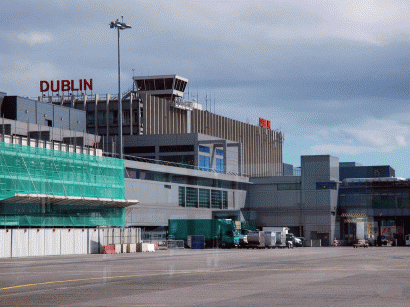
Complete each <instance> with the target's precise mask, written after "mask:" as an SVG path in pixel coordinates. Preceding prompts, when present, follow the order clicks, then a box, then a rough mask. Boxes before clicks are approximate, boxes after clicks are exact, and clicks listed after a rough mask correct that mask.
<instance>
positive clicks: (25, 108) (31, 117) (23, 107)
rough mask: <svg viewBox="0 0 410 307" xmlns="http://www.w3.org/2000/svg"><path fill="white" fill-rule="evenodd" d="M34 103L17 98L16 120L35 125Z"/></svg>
mask: <svg viewBox="0 0 410 307" xmlns="http://www.w3.org/2000/svg"><path fill="white" fill-rule="evenodd" d="M36 104H37V103H36V102H35V101H32V100H28V99H24V98H21V97H17V110H16V111H17V120H18V121H22V122H25V123H27V122H28V123H31V124H35V123H36Z"/></svg>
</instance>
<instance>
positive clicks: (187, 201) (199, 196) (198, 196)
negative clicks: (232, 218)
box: [179, 187, 228, 209]
mask: <svg viewBox="0 0 410 307" xmlns="http://www.w3.org/2000/svg"><path fill="white" fill-rule="evenodd" d="M179 206H180V207H192V208H212V209H228V191H221V190H209V189H201V188H190V187H179Z"/></svg>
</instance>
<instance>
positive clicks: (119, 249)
mask: <svg viewBox="0 0 410 307" xmlns="http://www.w3.org/2000/svg"><path fill="white" fill-rule="evenodd" d="M114 246H115V253H116V254H121V252H122V245H121V244H114Z"/></svg>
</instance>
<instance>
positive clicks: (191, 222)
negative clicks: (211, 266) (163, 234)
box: [168, 219, 240, 248]
mask: <svg viewBox="0 0 410 307" xmlns="http://www.w3.org/2000/svg"><path fill="white" fill-rule="evenodd" d="M188 236H204V238H205V246H206V247H221V248H228V247H235V246H238V245H239V237H240V233H239V231H238V230H237V229H236V226H235V222H234V221H232V220H223V219H180V220H168V239H173V240H184V241H185V243H186V242H187V238H188Z"/></svg>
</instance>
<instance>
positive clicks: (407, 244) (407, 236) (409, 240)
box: [405, 234, 410, 246]
mask: <svg viewBox="0 0 410 307" xmlns="http://www.w3.org/2000/svg"><path fill="white" fill-rule="evenodd" d="M405 239H406V246H409V245H410V234H409V235H406V237H405Z"/></svg>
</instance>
